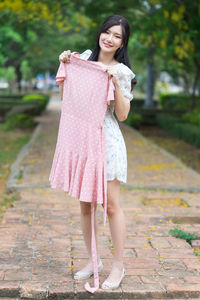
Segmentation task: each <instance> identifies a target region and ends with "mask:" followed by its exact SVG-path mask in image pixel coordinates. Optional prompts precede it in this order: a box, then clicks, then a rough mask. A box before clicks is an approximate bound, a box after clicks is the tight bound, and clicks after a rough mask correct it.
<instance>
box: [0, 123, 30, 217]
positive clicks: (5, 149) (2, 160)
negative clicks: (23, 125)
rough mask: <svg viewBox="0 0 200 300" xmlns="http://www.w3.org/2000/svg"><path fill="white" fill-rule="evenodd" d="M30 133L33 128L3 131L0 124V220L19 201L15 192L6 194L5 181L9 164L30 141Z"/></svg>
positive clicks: (8, 171)
mask: <svg viewBox="0 0 200 300" xmlns="http://www.w3.org/2000/svg"><path fill="white" fill-rule="evenodd" d="M32 132H33V128H31V129H14V130H12V131H4V130H3V128H2V124H0V141H1V143H0V220H1V219H2V218H3V215H4V213H5V211H6V210H7V209H8V208H10V207H12V206H13V203H14V202H15V201H17V200H18V199H19V194H18V193H17V192H13V193H9V194H8V193H7V191H6V181H7V179H8V176H9V173H10V166H11V164H12V163H13V162H14V161H15V159H16V157H17V155H18V153H19V152H20V150H21V148H22V147H23V146H24V145H25V144H26V143H28V141H29V140H30V137H31V135H32Z"/></svg>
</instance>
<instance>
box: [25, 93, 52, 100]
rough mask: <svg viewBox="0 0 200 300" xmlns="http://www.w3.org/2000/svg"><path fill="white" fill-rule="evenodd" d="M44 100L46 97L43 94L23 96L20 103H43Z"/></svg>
mask: <svg viewBox="0 0 200 300" xmlns="http://www.w3.org/2000/svg"><path fill="white" fill-rule="evenodd" d="M46 99H47V96H46V95H43V94H27V95H24V96H23V98H22V101H34V100H40V101H44V100H46Z"/></svg>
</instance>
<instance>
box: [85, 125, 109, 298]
mask: <svg viewBox="0 0 200 300" xmlns="http://www.w3.org/2000/svg"><path fill="white" fill-rule="evenodd" d="M100 130H101V141H102V143H101V147H102V155H103V159H104V162H105V163H104V172H103V176H104V178H103V182H104V186H103V189H104V191H103V193H104V218H103V220H104V222H103V223H104V226H105V225H106V215H107V178H106V177H107V175H106V174H107V173H106V140H105V139H106V137H105V131H104V127H103V125H100ZM94 226H95V202H92V203H91V232H92V239H91V249H92V263H93V272H94V287H91V286H90V284H89V283H88V282H86V284H85V289H86V290H87V291H88V292H90V293H94V292H95V291H96V290H98V288H99V273H98V262H97V247H96V238H95V227H94Z"/></svg>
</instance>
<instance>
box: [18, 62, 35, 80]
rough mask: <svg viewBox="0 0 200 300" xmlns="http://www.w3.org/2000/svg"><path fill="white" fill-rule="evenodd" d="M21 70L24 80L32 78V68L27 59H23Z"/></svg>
mask: <svg viewBox="0 0 200 300" xmlns="http://www.w3.org/2000/svg"><path fill="white" fill-rule="evenodd" d="M20 71H21V74H22V78H23V79H24V80H30V79H31V78H32V70H31V67H30V65H29V62H28V61H27V60H23V61H22V63H21V65H20Z"/></svg>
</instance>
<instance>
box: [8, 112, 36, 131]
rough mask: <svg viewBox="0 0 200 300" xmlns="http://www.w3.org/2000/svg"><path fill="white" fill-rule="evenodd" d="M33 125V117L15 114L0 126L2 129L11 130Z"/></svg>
mask: <svg viewBox="0 0 200 300" xmlns="http://www.w3.org/2000/svg"><path fill="white" fill-rule="evenodd" d="M33 125H34V118H33V117H31V116H29V115H27V114H17V115H14V116H13V117H12V118H10V119H8V120H7V121H6V122H5V123H4V124H3V126H2V128H3V129H4V130H12V129H14V128H27V127H32V126H33Z"/></svg>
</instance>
